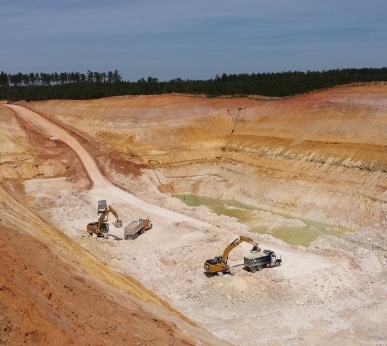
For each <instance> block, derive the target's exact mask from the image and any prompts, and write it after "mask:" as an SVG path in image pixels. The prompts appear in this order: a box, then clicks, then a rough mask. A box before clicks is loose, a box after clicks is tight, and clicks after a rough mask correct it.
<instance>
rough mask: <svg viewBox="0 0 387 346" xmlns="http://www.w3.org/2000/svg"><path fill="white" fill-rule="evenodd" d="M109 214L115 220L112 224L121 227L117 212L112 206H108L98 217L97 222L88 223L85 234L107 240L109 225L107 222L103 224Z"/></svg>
mask: <svg viewBox="0 0 387 346" xmlns="http://www.w3.org/2000/svg"><path fill="white" fill-rule="evenodd" d="M109 213H112V214H113V215H114V217H115V218H116V221H115V222H114V225H115V226H116V227H122V221H121V219H120V218H119V217H118V214H117V212H116V211H115V209H114V208H113V207H112V206H110V205H109V206H108V207H107V208H106V209H105V210H104V211H103V212H102V213H101V214H100V215H99V219H98V221H97V222H90V223H89V224H88V225H87V232H88V233H89V234H90V235H91V236H92V235H93V234H96V235H97V237H99V236H103V237H104V238H105V239H108V238H109V224H108V223H107V222H104V220H105V219H107V216H108V215H109Z"/></svg>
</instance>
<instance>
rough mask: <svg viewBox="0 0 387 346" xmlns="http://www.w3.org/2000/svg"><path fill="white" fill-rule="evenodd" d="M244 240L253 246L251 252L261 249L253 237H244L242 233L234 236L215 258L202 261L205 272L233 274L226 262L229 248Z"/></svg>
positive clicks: (220, 274) (231, 248)
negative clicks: (221, 253)
mask: <svg viewBox="0 0 387 346" xmlns="http://www.w3.org/2000/svg"><path fill="white" fill-rule="evenodd" d="M242 242H246V243H249V244H252V245H253V248H252V249H251V250H250V252H251V253H256V252H259V251H261V249H260V248H259V246H258V243H256V242H255V241H254V240H253V239H251V238H250V237H246V236H244V235H241V236H239V238H236V239H235V240H234V241H232V242H231V243H230V244H229V245H228V246H227V247H226V248H225V249H224V251H223V255H222V256H216V257H215V258H211V259H208V260H207V261H205V262H204V270H205V271H206V272H207V273H211V274H217V275H219V276H222V275H223V274H226V273H229V274H230V275H234V271H233V269H232V268H230V265H229V264H227V260H228V254H229V253H230V251H231V250H233V249H234V248H235V247H237V246H238V245H239V244H240V243H242Z"/></svg>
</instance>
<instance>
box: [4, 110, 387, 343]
mask: <svg viewBox="0 0 387 346" xmlns="http://www.w3.org/2000/svg"><path fill="white" fill-rule="evenodd" d="M10 107H11V108H12V109H14V110H15V111H16V112H17V113H18V114H19V116H20V117H21V118H22V119H23V121H26V122H29V123H30V124H33V126H35V127H36V128H37V129H39V131H41V132H43V133H45V134H46V135H47V136H49V137H56V138H59V139H60V140H62V141H63V142H65V143H67V144H68V145H69V146H70V147H71V148H72V149H73V150H74V151H75V152H76V153H77V154H78V155H79V157H80V159H81V161H82V163H83V165H84V167H85V169H86V171H87V174H88V175H89V177H90V179H91V181H92V182H93V187H92V188H91V189H90V190H84V189H82V188H81V187H79V186H76V185H75V184H72V183H71V182H69V181H66V180H65V179H62V178H55V179H44V180H39V179H33V180H29V181H26V182H25V184H24V187H25V190H26V192H27V193H28V194H30V195H31V196H35V198H37V200H39V196H41V195H42V194H43V195H44V196H45V198H48V199H49V201H50V203H47V205H49V207H48V208H47V209H46V210H45V213H48V214H50V216H51V218H52V222H53V223H54V224H55V225H56V227H57V228H58V229H60V230H61V231H63V232H64V233H66V234H67V235H69V236H70V237H72V239H73V240H74V241H75V242H77V243H78V244H80V245H81V246H82V247H84V248H86V249H87V250H88V251H90V252H91V253H93V254H95V255H96V256H97V257H98V258H100V259H101V260H103V261H104V262H106V263H107V264H108V265H109V266H111V267H112V268H114V269H115V270H118V271H121V272H123V273H128V274H130V275H131V276H133V277H134V278H136V279H137V280H139V281H140V282H141V283H143V284H144V285H145V286H146V287H147V288H148V289H149V290H151V291H153V292H155V293H156V294H157V295H159V296H160V297H161V298H163V299H165V300H166V301H167V302H168V303H170V304H171V306H172V307H174V308H175V309H177V310H178V311H180V312H182V313H183V314H184V315H185V316H187V317H188V318H190V319H191V320H193V321H195V322H197V323H198V324H199V325H201V326H202V327H204V328H205V329H207V330H209V331H210V332H212V333H213V334H214V335H216V336H217V337H219V338H222V339H224V340H227V341H228V342H231V343H233V344H235V345H246V346H247V345H255V344H266V343H267V344H282V343H284V342H286V343H287V344H290V345H300V344H305V345H308V344H310V342H314V341H316V340H317V339H318V340H319V343H320V345H330V344H332V343H338V344H340V343H341V344H343V343H344V344H362V343H363V342H367V341H370V340H371V341H372V342H378V341H379V342H380V340H385V339H387V334H386V332H385V330H384V326H383V321H385V320H386V316H385V311H386V308H387V306H386V304H387V303H386V301H385V300H384V299H383V298H385V297H386V288H385V286H384V281H383V280H381V279H380V278H379V277H378V275H379V271H378V270H377V266H378V263H379V262H378V260H377V258H376V256H375V254H374V253H373V252H372V251H369V250H367V249H364V248H360V247H359V248H357V249H355V250H354V251H352V250H351V251H349V250H346V248H347V245H346V244H345V246H344V247H343V246H342V244H340V242H341V240H335V239H333V240H332V239H326V238H325V239H320V240H319V241H317V242H316V243H315V244H314V245H313V246H312V247H311V248H302V247H295V246H290V245H287V244H285V243H283V242H281V241H279V240H276V239H274V238H272V237H271V236H265V235H260V236H258V235H257V238H259V239H258V242H259V244H260V246H261V247H262V248H270V249H273V250H275V251H276V252H277V253H279V254H281V255H282V258H283V265H282V266H281V267H279V268H275V269H267V270H264V271H262V272H259V273H258V274H256V273H255V274H252V273H249V272H247V271H244V270H243V269H242V268H241V261H240V259H241V258H243V255H244V254H246V252H247V250H248V248H249V246H247V245H246V244H242V245H241V246H240V247H238V248H237V249H235V250H234V251H233V253H232V256H230V264H231V265H233V266H235V268H236V269H237V273H236V275H235V276H233V277H230V276H224V277H207V276H206V275H205V274H204V273H203V263H204V261H205V260H206V259H207V258H210V257H213V256H214V255H218V254H221V252H222V251H223V249H224V247H225V245H227V244H228V243H229V242H230V241H231V240H233V239H234V238H235V237H237V236H238V235H239V234H243V233H247V231H246V227H244V226H243V225H241V224H239V223H238V222H237V221H236V220H235V219H232V218H228V217H218V216H216V215H214V214H213V213H211V212H209V211H208V210H207V209H206V208H201V207H199V208H188V207H186V206H184V205H183V204H182V203H181V202H180V201H179V200H177V199H174V198H172V197H171V196H165V195H162V194H160V193H159V192H158V191H157V190H156V189H155V188H154V184H153V183H152V181H153V179H154V172H153V171H147V170H144V174H143V176H141V177H140V178H139V179H138V183H137V184H138V186H141V187H142V189H143V190H142V191H143V193H148V195H147V200H149V199H153V203H147V202H144V201H143V200H142V199H141V198H138V197H137V196H135V195H133V194H130V193H128V192H126V191H124V190H122V189H120V188H119V187H116V186H114V185H112V184H110V183H109V182H108V181H107V180H106V178H105V177H104V176H103V175H102V174H101V173H100V171H99V169H98V166H97V165H96V164H95V161H94V159H93V157H92V156H91V154H90V153H88V152H87V151H86V150H85V149H84V148H83V147H82V145H81V144H80V143H79V142H78V141H76V140H75V139H74V138H73V137H72V136H71V135H70V134H69V133H67V132H66V131H65V130H63V129H62V128H60V127H58V126H57V125H55V124H53V123H51V122H49V121H48V120H46V119H45V118H43V117H41V116H39V115H38V114H36V113H33V112H31V111H29V110H26V109H24V108H23V107H19V106H16V105H12V106H10ZM124 179H125V178H124ZM140 192H141V189H140V188H138V189H137V193H138V194H140ZM58 195H60V198H57V197H58ZM150 196H153V197H150ZM102 198H103V199H107V200H108V203H112V204H114V206H115V207H116V210H117V211H118V214H119V215H120V217H121V218H122V219H123V221H124V224H126V223H128V222H130V221H131V220H132V219H135V218H137V217H138V216H139V215H144V216H150V217H151V218H152V221H153V224H154V228H153V229H152V230H151V231H149V232H147V233H145V234H144V235H142V236H141V237H139V238H137V239H136V240H135V241H124V240H123V239H122V238H123V231H122V229H112V231H111V236H110V239H109V240H107V241H105V240H99V239H98V240H97V239H95V238H91V237H88V236H86V235H85V233H86V232H85V225H86V224H87V223H88V222H90V221H92V220H94V219H95V217H96V216H95V214H96V213H95V207H96V201H97V200H98V199H102ZM69 216H71V217H69ZM343 248H344V249H343ZM375 268H376V269H375ZM354 311H356V312H357V313H356V314H354ZM366 320H372V321H373V323H372V326H371V325H370V324H365V322H364V321H366Z"/></svg>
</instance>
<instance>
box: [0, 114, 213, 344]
mask: <svg viewBox="0 0 387 346" xmlns="http://www.w3.org/2000/svg"><path fill="white" fill-rule="evenodd" d="M28 114H30V112H28ZM28 114H27V117H28ZM21 118H22V117H21ZM16 119H19V118H17V117H15V114H12V112H11V113H10V109H9V108H6V107H3V106H0V121H1V122H2V123H3V122H4V125H5V126H4V127H2V128H1V131H0V138H1V139H2V143H4V145H3V146H2V148H1V149H2V152H1V156H0V157H1V162H0V169H1V173H2V176H1V178H2V179H1V185H0V200H1V208H0V233H1V235H2V236H1V241H0V245H1V246H0V248H1V251H0V252H1V258H2V266H1V269H0V278H1V279H0V307H1V309H0V327H1V330H2V333H1V335H0V343H5V344H12V345H13V344H15V345H16V344H22V343H28V344H75V345H78V344H82V345H94V344H99V345H105V344H109V345H110V344H114V345H115V344H123V343H124V344H127V343H128V344H171V345H175V344H176V345H191V344H192V345H193V344H196V343H198V342H199V343H202V342H204V343H209V344H212V343H216V342H218V341H217V338H215V337H213V336H212V335H210V334H209V333H207V332H206V331H204V330H203V329H201V328H199V327H197V326H196V325H195V324H194V323H192V322H190V321H189V320H187V318H185V317H184V316H183V315H182V314H181V313H179V312H177V311H176V310H174V309H172V308H171V307H170V306H169V305H168V304H167V303H166V302H165V301H163V300H161V299H160V298H159V297H158V296H157V295H155V294H154V293H153V292H151V291H149V290H147V289H146V288H145V287H144V286H143V285H142V284H141V283H139V282H138V281H136V280H135V279H133V278H131V277H129V276H127V275H124V274H121V273H118V272H116V271H114V270H112V269H111V268H109V267H108V266H107V264H105V263H103V262H102V261H101V260H100V259H99V258H97V257H96V256H94V255H92V254H91V253H90V252H89V251H87V250H85V249H84V248H83V247H81V246H79V245H77V243H76V242H74V241H72V240H71V239H69V238H68V237H67V236H65V235H63V234H62V233H61V232H60V231H59V230H58V228H55V227H54V226H52V225H51V223H52V215H50V214H49V212H48V208H49V207H50V206H52V202H51V201H50V198H51V197H52V196H47V197H45V196H44V194H45V193H47V191H45V189H44V188H43V189H42V190H41V192H42V195H43V196H42V195H40V197H41V200H40V203H42V205H43V207H42V208H41V209H38V212H37V213H38V214H39V216H38V215H36V214H34V212H32V211H31V210H30V209H29V208H28V207H26V205H28V203H29V202H31V201H33V200H34V197H33V196H30V195H26V194H25V193H24V191H23V188H22V185H21V184H20V183H22V182H23V180H24V179H28V178H31V177H34V176H39V177H41V178H42V179H44V178H49V177H53V176H59V175H66V174H67V177H68V178H69V179H70V180H73V181H74V182H77V186H78V187H79V188H86V187H87V186H88V185H89V183H88V179H87V175H86V173H85V169H84V168H85V166H86V165H85V163H84V165H85V166H82V165H81V164H80V159H87V155H84V156H80V157H78V156H77V153H78V154H79V151H80V150H82V147H79V148H78V149H77V148H75V147H74V150H71V149H70V147H69V146H67V145H66V144H65V142H64V141H62V140H58V138H53V137H51V136H49V135H48V133H50V132H51V133H53V131H50V130H48V131H44V130H42V128H43V129H44V128H45V127H46V128H48V126H49V124H45V123H44V124H38V122H33V121H32V123H33V126H32V127H31V126H30V125H29V122H28V121H26V122H23V121H19V120H16ZM58 131H60V129H59V130H58ZM58 133H59V134H60V135H61V137H63V136H66V135H67V134H66V132H63V131H62V132H58ZM67 136H68V135H67ZM68 137H69V138H68V141H69V145H70V144H72V142H71V140H72V141H74V140H75V139H74V138H72V137H71V136H68ZM49 157H50V158H51V159H50V160H48V158H49ZM46 162H49V164H46ZM92 163H93V162H92ZM55 167H64V169H63V170H57V169H55ZM93 178H94V176H93ZM93 181H95V179H94V180H93ZM2 186H4V187H5V188H4V189H3V187H2ZM57 188H58V189H60V188H59V187H58V186H57ZM56 193H58V195H57V196H56V198H60V197H61V194H60V192H59V190H58V191H56ZM12 196H16V197H19V198H20V200H17V198H13V197H12ZM20 196H22V197H20ZM54 199H55V198H54ZM43 218H45V219H43ZM70 218H71V216H70ZM55 226H56V227H58V226H59V225H55ZM149 330H152V333H149ZM194 334H195V335H194ZM193 335H194V336H193Z"/></svg>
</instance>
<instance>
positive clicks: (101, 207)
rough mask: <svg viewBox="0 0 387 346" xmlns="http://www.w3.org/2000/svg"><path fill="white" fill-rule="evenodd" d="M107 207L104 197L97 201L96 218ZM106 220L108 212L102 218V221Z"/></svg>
mask: <svg viewBox="0 0 387 346" xmlns="http://www.w3.org/2000/svg"><path fill="white" fill-rule="evenodd" d="M107 207H108V205H107V202H106V199H101V200H99V201H98V204H97V215H98V218H99V217H100V216H101V214H102V213H104V212H105V210H106V209H107ZM107 221H108V214H106V215H105V219H104V220H103V222H107Z"/></svg>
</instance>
